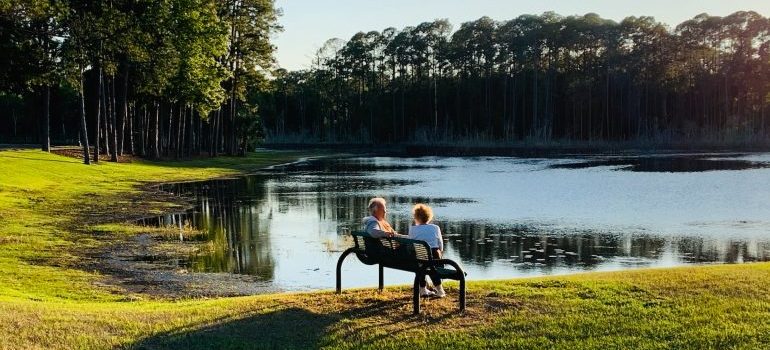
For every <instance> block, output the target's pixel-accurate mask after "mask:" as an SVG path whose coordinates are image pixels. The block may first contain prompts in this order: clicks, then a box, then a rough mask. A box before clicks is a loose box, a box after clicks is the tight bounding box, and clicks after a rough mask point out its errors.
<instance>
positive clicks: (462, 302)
mask: <svg viewBox="0 0 770 350" xmlns="http://www.w3.org/2000/svg"><path fill="white" fill-rule="evenodd" d="M460 311H465V275H464V274H462V273H461V275H460Z"/></svg>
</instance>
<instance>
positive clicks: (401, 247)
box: [337, 232, 466, 314]
mask: <svg viewBox="0 0 770 350" xmlns="http://www.w3.org/2000/svg"><path fill="white" fill-rule="evenodd" d="M351 235H352V236H353V239H354V241H355V245H354V246H353V247H351V248H348V249H347V250H345V251H344V252H343V253H342V256H340V258H339V260H338V261H337V293H341V292H342V262H343V261H344V260H345V258H346V257H347V256H348V255H350V254H351V253H354V254H355V255H356V257H358V260H360V261H361V262H362V263H364V264H366V265H379V269H380V285H379V289H380V291H382V289H383V288H384V281H383V269H384V268H386V267H387V268H390V269H396V270H401V271H408V272H413V273H414V274H415V276H414V290H413V300H412V304H413V307H414V313H415V314H418V313H420V279H425V275H426V274H427V273H428V271H429V270H430V269H434V270H435V271H436V272H437V273H438V275H439V276H441V278H442V279H451V280H456V281H460V310H465V275H466V273H465V272H464V271H463V269H462V268H461V267H460V265H459V264H457V263H456V262H454V261H452V260H450V259H434V258H433V254H432V252H431V249H430V246H428V244H427V243H425V242H424V241H417V240H413V239H407V238H400V237H388V238H374V237H372V236H370V235H369V234H368V233H366V232H353V233H352V234H351ZM445 265H448V266H450V267H451V268H446V267H445Z"/></svg>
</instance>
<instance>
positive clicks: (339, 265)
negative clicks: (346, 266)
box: [337, 248, 355, 294]
mask: <svg viewBox="0 0 770 350" xmlns="http://www.w3.org/2000/svg"><path fill="white" fill-rule="evenodd" d="M354 250H355V249H354V248H348V249H347V250H345V251H344V252H342V255H341V256H340V259H339V260H337V294H339V293H342V262H343V261H345V258H346V257H347V256H348V255H350V253H352V252H353V251H354Z"/></svg>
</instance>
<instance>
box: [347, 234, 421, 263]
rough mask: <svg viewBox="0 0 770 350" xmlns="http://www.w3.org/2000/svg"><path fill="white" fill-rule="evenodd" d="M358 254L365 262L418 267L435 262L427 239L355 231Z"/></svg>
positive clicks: (354, 237)
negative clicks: (381, 236) (384, 235)
mask: <svg viewBox="0 0 770 350" xmlns="http://www.w3.org/2000/svg"><path fill="white" fill-rule="evenodd" d="M351 235H352V236H353V239H354V241H355V249H356V251H355V252H356V255H357V256H358V259H359V260H361V261H362V262H363V263H365V264H383V265H388V266H393V267H398V268H404V269H417V268H420V267H422V266H424V265H425V264H429V263H432V262H433V253H432V251H431V249H430V246H429V245H428V243H426V242H425V241H418V240H414V239H408V238H400V237H386V238H374V237H372V236H370V235H369V234H368V233H366V232H353V233H352V234H351Z"/></svg>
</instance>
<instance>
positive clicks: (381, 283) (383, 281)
mask: <svg viewBox="0 0 770 350" xmlns="http://www.w3.org/2000/svg"><path fill="white" fill-rule="evenodd" d="M378 266H379V267H380V292H382V290H383V289H385V272H384V268H383V267H382V264H379V265H378Z"/></svg>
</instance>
